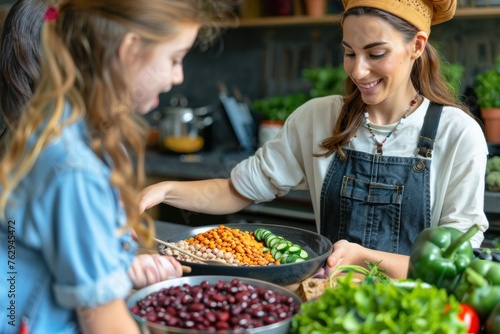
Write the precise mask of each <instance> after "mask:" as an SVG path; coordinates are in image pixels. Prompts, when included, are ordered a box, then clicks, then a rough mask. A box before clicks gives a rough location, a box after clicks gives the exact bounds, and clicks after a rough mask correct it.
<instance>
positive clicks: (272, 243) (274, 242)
mask: <svg viewBox="0 0 500 334" xmlns="http://www.w3.org/2000/svg"><path fill="white" fill-rule="evenodd" d="M279 243H281V240H280V239H279V238H272V239H271V240H270V241H269V242H268V244H267V245H268V246H269V247H271V248H275V246H277V245H278V244H279Z"/></svg>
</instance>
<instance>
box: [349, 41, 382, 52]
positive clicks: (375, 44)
mask: <svg viewBox="0 0 500 334" xmlns="http://www.w3.org/2000/svg"><path fill="white" fill-rule="evenodd" d="M341 44H342V45H343V46H345V47H348V48H349V49H352V47H351V46H350V45H349V43H347V42H346V41H342V42H341ZM385 44H387V42H375V43H370V44H366V45H365V46H363V50H367V49H371V48H374V47H376V46H380V45H385Z"/></svg>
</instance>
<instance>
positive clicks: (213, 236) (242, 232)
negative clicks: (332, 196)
mask: <svg viewBox="0 0 500 334" xmlns="http://www.w3.org/2000/svg"><path fill="white" fill-rule="evenodd" d="M168 242H170V243H172V244H174V245H175V246H176V247H178V248H182V249H183V250H185V251H188V252H189V253H191V254H193V255H195V256H196V257H197V258H203V259H207V260H218V261H221V262H224V263H223V264H222V263H221V265H217V264H204V263H201V262H199V261H197V260H196V259H194V258H191V257H190V256H189V255H185V254H182V253H179V252H178V251H176V250H175V249H172V248H169V247H168V246H165V245H162V244H160V245H158V251H159V253H160V254H162V255H169V256H174V257H175V258H177V259H178V260H179V261H180V262H181V263H182V264H183V265H186V266H189V267H191V272H190V273H187V274H185V275H189V276H198V275H216V276H225V275H231V276H238V277H246V278H254V279H259V280H263V281H266V282H270V283H273V284H277V285H282V286H283V285H292V284H296V283H299V282H301V281H303V280H304V279H306V278H309V277H311V276H312V275H314V274H315V273H316V272H317V271H318V269H320V268H321V267H322V266H323V265H324V263H325V261H326V259H327V258H328V256H329V255H330V253H331V251H332V243H331V241H330V240H329V239H328V238H326V237H324V236H322V235H320V234H318V233H315V232H312V231H308V230H304V229H300V228H295V227H288V226H282V225H267V224H253V223H252V224H246V223H237V224H227V225H208V226H201V227H195V228H191V229H188V230H185V231H182V232H180V233H178V234H176V235H174V236H171V237H170V238H168Z"/></svg>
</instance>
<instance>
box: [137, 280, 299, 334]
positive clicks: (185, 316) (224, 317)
mask: <svg viewBox="0 0 500 334" xmlns="http://www.w3.org/2000/svg"><path fill="white" fill-rule="evenodd" d="M298 310H299V305H298V304H296V303H295V301H294V299H293V298H292V297H290V296H286V295H283V294H281V293H275V292H274V291H271V290H268V289H263V288H260V287H254V286H252V285H250V284H245V283H242V282H240V281H239V280H238V279H233V280H231V282H225V281H222V280H221V281H218V282H217V283H215V284H210V283H208V282H207V281H203V282H201V283H200V284H199V285H195V286H190V285H189V284H183V285H182V286H177V287H170V288H164V289H161V290H160V291H158V292H154V293H152V294H150V295H148V296H146V297H145V298H143V299H142V300H139V301H138V302H137V304H136V305H134V306H133V307H132V308H131V312H132V313H134V314H136V315H138V316H140V317H142V318H144V319H146V320H147V321H149V322H154V323H157V324H160V325H166V326H170V327H178V328H186V329H188V328H191V329H197V330H202V331H215V330H233V331H235V332H239V331H240V330H241V332H242V333H243V332H245V329H248V328H257V327H261V326H265V325H270V324H273V323H276V322H278V321H283V320H284V319H288V318H290V317H292V316H293V315H294V314H295V313H296V312H298Z"/></svg>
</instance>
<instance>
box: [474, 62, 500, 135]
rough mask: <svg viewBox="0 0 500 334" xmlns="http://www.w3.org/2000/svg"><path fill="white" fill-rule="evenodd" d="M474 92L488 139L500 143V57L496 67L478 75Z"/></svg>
mask: <svg viewBox="0 0 500 334" xmlns="http://www.w3.org/2000/svg"><path fill="white" fill-rule="evenodd" d="M475 79H476V84H475V86H474V92H475V93H476V95H477V103H478V105H479V108H480V110H481V117H482V119H483V122H484V126H485V130H486V140H488V141H489V142H493V143H500V57H497V58H496V60H495V68H493V69H491V70H489V71H486V72H483V73H480V74H478V75H476V78H475Z"/></svg>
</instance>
